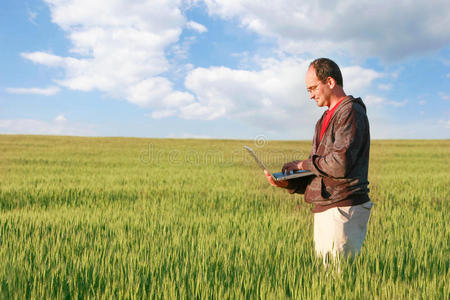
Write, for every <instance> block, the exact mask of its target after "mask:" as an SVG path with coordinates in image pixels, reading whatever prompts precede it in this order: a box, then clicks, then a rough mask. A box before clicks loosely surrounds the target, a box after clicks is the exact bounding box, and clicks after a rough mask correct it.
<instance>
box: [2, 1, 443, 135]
mask: <svg viewBox="0 0 450 300" xmlns="http://www.w3.org/2000/svg"><path fill="white" fill-rule="evenodd" d="M391 2H392V3H391ZM0 43H1V45H2V51H1V52H0V65H1V70H2V71H1V72H0V133H8V134H57V135H81V136H133V137H160V138H165V137H171V138H172V137H173V138H189V137H199V138H233V139H252V138H255V137H258V138H260V137H264V138H267V139H292V140H295V139H302V140H309V139H311V138H312V132H313V128H314V125H315V122H316V120H317V119H318V118H319V116H320V115H321V113H322V112H323V109H322V108H318V107H317V106H316V104H315V102H314V101H311V100H310V99H308V97H307V93H306V90H305V86H304V74H305V72H306V69H307V66H308V64H309V62H310V61H311V60H313V59H314V58H317V57H330V58H332V59H333V60H335V61H336V62H337V63H338V64H339V65H340V66H341V69H342V72H343V75H344V89H345V91H346V93H347V94H351V95H353V96H358V97H362V99H363V101H364V102H365V103H366V105H367V109H368V116H369V120H370V123H371V135H372V138H374V139H387V138H388V139H391V138H396V139H402V138H408V139H414V138H420V139H422V138H439V139H448V138H450V2H449V1H439V0H432V1H422V0H419V1H389V2H388V1H383V2H381V1H378V2H377V1H360V0H343V1H339V4H334V5H330V4H328V3H326V2H324V1H305V2H304V3H302V2H300V1H296V0H295V1H294V0H280V1H250V0H241V1H237V0H202V1H200V0H197V1H196V0H189V1H176V0H158V1H155V0H149V1H144V0H142V1H134V0H133V1H130V0H128V1H126V0H108V1H106V0H96V1H88V0H43V1H41V0H39V1H38V0H33V1H32V0H30V1H3V2H2V4H1V7H0Z"/></svg>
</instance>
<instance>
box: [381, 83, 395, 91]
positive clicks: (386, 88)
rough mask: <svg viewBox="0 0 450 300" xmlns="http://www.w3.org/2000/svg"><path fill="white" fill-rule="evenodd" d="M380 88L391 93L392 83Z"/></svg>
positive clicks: (384, 84)
mask: <svg viewBox="0 0 450 300" xmlns="http://www.w3.org/2000/svg"><path fill="white" fill-rule="evenodd" d="M378 88H379V89H380V90H382V91H390V90H391V89H392V83H380V84H379V85H378Z"/></svg>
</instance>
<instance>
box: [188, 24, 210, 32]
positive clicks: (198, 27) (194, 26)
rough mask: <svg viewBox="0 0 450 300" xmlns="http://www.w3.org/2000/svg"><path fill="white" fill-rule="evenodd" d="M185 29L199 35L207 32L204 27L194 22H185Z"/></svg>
mask: <svg viewBox="0 0 450 300" xmlns="http://www.w3.org/2000/svg"><path fill="white" fill-rule="evenodd" d="M186 27H187V28H189V29H192V30H195V31H197V32H199V33H204V32H207V31H208V29H207V28H206V27H205V26H204V25H202V24H199V23H197V22H194V21H189V22H187V23H186Z"/></svg>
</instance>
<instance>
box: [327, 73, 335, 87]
mask: <svg viewBox="0 0 450 300" xmlns="http://www.w3.org/2000/svg"><path fill="white" fill-rule="evenodd" d="M327 85H328V87H329V88H330V89H333V88H334V87H335V86H336V80H334V78H333V77H331V76H328V78H327Z"/></svg>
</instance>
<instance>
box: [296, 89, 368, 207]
mask: <svg viewBox="0 0 450 300" xmlns="http://www.w3.org/2000/svg"><path fill="white" fill-rule="evenodd" d="M325 115H326V112H325V113H324V114H323V115H322V117H321V118H320V120H319V121H318V122H317V124H316V129H315V133H314V140H313V147H312V151H311V155H310V156H309V158H308V159H306V160H304V161H303V168H304V169H305V170H310V171H312V172H314V173H315V174H316V175H317V176H315V177H313V178H311V177H309V179H308V180H306V181H305V180H304V179H303V180H302V179H299V180H297V181H295V180H292V181H289V185H288V189H290V192H291V193H301V194H303V193H304V194H305V201H306V202H308V203H312V204H315V206H316V207H318V206H330V207H333V206H343V205H342V204H345V206H347V205H356V204H361V203H364V202H366V201H369V196H368V192H369V189H368V187H367V186H368V184H369V182H368V180H367V174H368V169H369V149H370V133H369V121H368V119H367V115H366V106H365V105H364V103H363V102H362V100H361V98H356V99H355V98H353V97H352V96H347V97H346V98H345V99H344V100H343V101H342V102H341V103H340V105H339V106H338V107H337V109H336V111H335V112H334V114H333V116H332V117H331V119H330V122H329V124H328V127H327V129H326V131H325V133H324V135H323V137H322V140H321V141H320V142H319V137H320V130H321V127H322V121H323V118H324V117H325ZM339 204H340V205H339ZM324 208H325V207H324ZM327 208H329V207H327ZM319 210H320V208H319ZM313 211H314V209H313Z"/></svg>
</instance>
